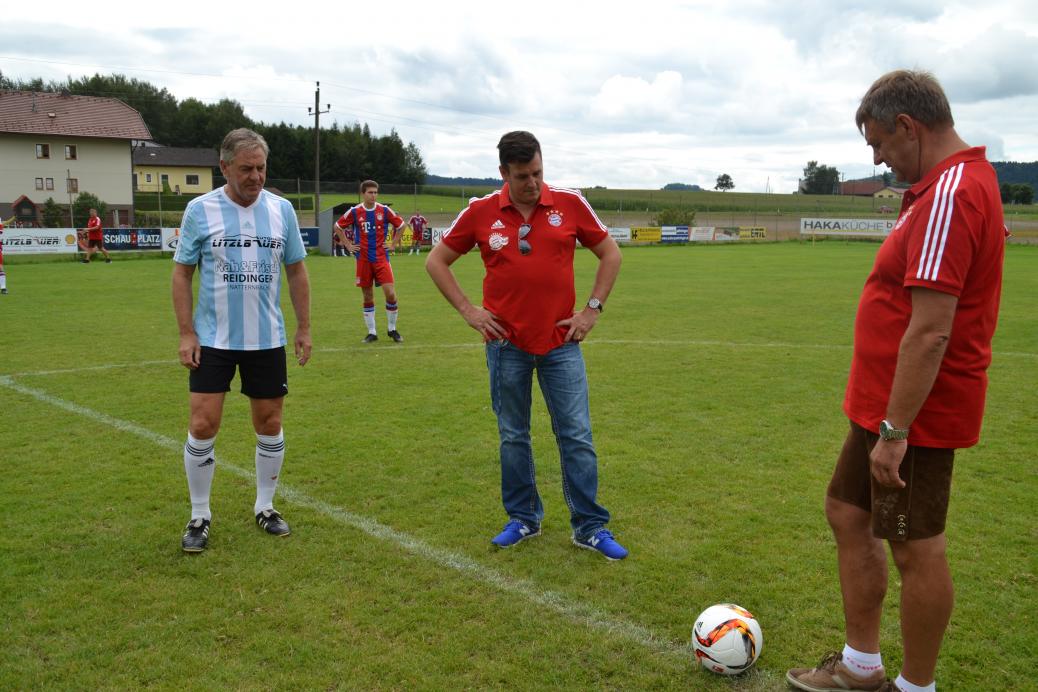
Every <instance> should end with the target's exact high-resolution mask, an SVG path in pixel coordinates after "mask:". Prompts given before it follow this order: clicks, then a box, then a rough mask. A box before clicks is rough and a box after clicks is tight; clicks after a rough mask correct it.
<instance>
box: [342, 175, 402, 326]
mask: <svg viewBox="0 0 1038 692" xmlns="http://www.w3.org/2000/svg"><path fill="white" fill-rule="evenodd" d="M360 194H361V197H362V198H363V199H364V201H363V202H362V203H361V204H358V205H357V206H355V207H353V208H352V209H350V210H349V211H347V212H346V213H345V214H343V215H342V216H341V217H339V220H338V221H336V222H335V226H333V227H332V232H333V233H334V234H335V235H336V236H337V237H338V238H339V240H340V241H341V242H342V243H343V244H344V245H345V246H346V250H347V251H348V252H349V253H350V254H352V255H353V256H354V257H356V258H357V285H358V286H360V290H361V294H362V296H363V298H364V324H365V325H366V326H367V328H368V334H367V336H365V337H364V339H363V341H364V343H366V344H369V343H371V342H372V341H378V333H377V331H376V329H375V294H374V291H373V289H372V284H375V285H378V286H382V292H383V293H385V295H386V322H387V330H388V335H389V338H390V339H392V340H393V341H395V342H397V343H400V342H401V341H403V340H404V337H402V336H400V332H398V331H397V328H396V318H397V304H396V286H395V284H394V282H393V267H392V266H390V264H389V253H388V252H387V251H386V226H387V224H392V225H393V249H394V250H398V249H400V236H401V235H403V227H404V220H403V218H401V217H400V215H399V214H397V213H396V212H395V211H393V210H392V209H390V208H389V207H387V206H386V205H384V204H379V203H378V201H377V200H378V183H376V182H375V181H374V180H365V181H364V182H363V183H361V184H360Z"/></svg>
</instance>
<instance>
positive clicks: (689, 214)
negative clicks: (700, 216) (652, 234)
mask: <svg viewBox="0 0 1038 692" xmlns="http://www.w3.org/2000/svg"><path fill="white" fill-rule="evenodd" d="M652 225H653V226H695V225H696V210H695V209H684V208H679V207H668V208H666V209H660V210H659V211H658V212H656V215H655V216H654V217H653V218H652Z"/></svg>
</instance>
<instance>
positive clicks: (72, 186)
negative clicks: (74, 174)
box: [66, 178, 79, 192]
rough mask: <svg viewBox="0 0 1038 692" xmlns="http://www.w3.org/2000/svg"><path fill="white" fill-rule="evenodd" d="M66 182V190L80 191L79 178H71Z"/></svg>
mask: <svg viewBox="0 0 1038 692" xmlns="http://www.w3.org/2000/svg"><path fill="white" fill-rule="evenodd" d="M66 182H67V184H68V190H66V192H79V178H69V179H68V180H67V181H66Z"/></svg>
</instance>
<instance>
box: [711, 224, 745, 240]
mask: <svg viewBox="0 0 1038 692" xmlns="http://www.w3.org/2000/svg"><path fill="white" fill-rule="evenodd" d="M738 239H739V228H738V226H717V227H716V228H714V240H723V241H728V240H738Z"/></svg>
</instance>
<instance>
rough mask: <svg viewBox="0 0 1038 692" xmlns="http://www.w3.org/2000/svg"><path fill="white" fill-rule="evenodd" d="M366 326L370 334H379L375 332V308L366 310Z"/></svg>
mask: <svg viewBox="0 0 1038 692" xmlns="http://www.w3.org/2000/svg"><path fill="white" fill-rule="evenodd" d="M364 324H366V325H367V327H368V334H377V333H378V332H377V331H376V330H375V307H374V306H372V307H371V308H364Z"/></svg>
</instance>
